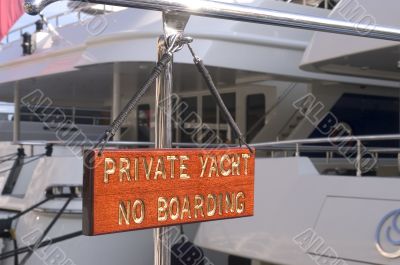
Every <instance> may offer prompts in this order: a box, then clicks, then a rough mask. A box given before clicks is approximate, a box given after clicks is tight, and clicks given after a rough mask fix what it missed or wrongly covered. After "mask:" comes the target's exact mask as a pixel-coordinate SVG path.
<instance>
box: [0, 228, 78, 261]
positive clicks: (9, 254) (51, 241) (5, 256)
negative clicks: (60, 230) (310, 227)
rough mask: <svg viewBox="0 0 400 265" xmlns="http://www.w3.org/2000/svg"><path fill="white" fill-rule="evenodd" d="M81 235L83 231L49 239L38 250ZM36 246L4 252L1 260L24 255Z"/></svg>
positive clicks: (0, 256)
mask: <svg viewBox="0 0 400 265" xmlns="http://www.w3.org/2000/svg"><path fill="white" fill-rule="evenodd" d="M81 235H82V231H77V232H73V233H70V234H66V235H63V236H59V237H56V238H52V239H49V240H46V241H43V242H42V243H40V245H39V247H38V248H42V247H45V246H48V245H51V244H56V243H59V242H62V241H65V240H68V239H72V238H75V237H78V236H81ZM34 246H35V244H32V245H29V246H26V247H22V248H18V249H16V250H12V251H8V252H4V253H2V254H0V260H4V259H8V258H11V257H13V256H14V255H15V254H23V253H25V252H28V251H29V250H30V249H32V248H33V247H34Z"/></svg>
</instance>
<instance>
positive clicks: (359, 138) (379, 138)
mask: <svg viewBox="0 0 400 265" xmlns="http://www.w3.org/2000/svg"><path fill="white" fill-rule="evenodd" d="M389 140H400V134H386V135H365V136H345V137H326V138H311V139H300V140H287V141H278V142H267V143H256V144H251V146H252V147H255V148H257V147H263V146H264V147H265V146H279V145H302V144H322V143H337V142H357V141H361V142H371V141H389Z"/></svg>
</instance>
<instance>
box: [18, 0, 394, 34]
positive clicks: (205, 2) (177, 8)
mask: <svg viewBox="0 0 400 265" xmlns="http://www.w3.org/2000/svg"><path fill="white" fill-rule="evenodd" d="M58 1H59V0H25V10H26V12H27V13H29V14H31V15H36V14H38V13H39V12H41V11H42V10H43V9H44V8H45V7H46V6H47V5H49V4H51V3H54V2H58ZM74 1H77V2H81V1H82V0H74ZM86 2H89V3H97V4H108V5H116V6H123V7H132V8H141V9H148V10H157V11H162V12H184V13H189V14H192V15H196V16H204V17H213V18H220V19H228V20H235V21H244V22H250V23H259V24H266V25H274V26H282V27H291V28H298V29H305V30H316V31H323V32H330V33H338V34H345V35H354V36H359V37H368V38H376V39H383V40H392V41H400V29H397V28H391V27H383V26H378V25H368V24H361V23H353V22H347V21H340V20H334V19H330V18H321V17H315V16H307V15H301V14H294V13H288V12H282V11H275V10H271V9H264V8H255V7H249V6H243V5H238V4H231V3H225V2H216V1H211V0H190V1H188V0H87V1H86Z"/></svg>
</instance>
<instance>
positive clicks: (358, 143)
mask: <svg viewBox="0 0 400 265" xmlns="http://www.w3.org/2000/svg"><path fill="white" fill-rule="evenodd" d="M356 163H357V177H361V176H362V171H361V141H360V140H357V160H356Z"/></svg>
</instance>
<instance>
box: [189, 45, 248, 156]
mask: <svg viewBox="0 0 400 265" xmlns="http://www.w3.org/2000/svg"><path fill="white" fill-rule="evenodd" d="M187 46H188V48H189V51H190V53H191V54H192V56H193V62H194V64H195V65H196V66H197V70H198V71H199V72H200V74H201V75H202V77H203V79H204V81H205V82H206V84H207V87H208V89H209V90H210V92H211V94H212V96H213V97H214V100H215V102H216V103H217V105H218V106H219V108H220V109H221V111H222V114H223V115H224V118H225V120H226V121H227V122H228V124H229V126H230V127H231V128H232V130H233V131H234V133H235V136H236V137H237V138H238V139H239V143H240V144H241V143H243V144H244V145H245V146H246V147H247V148H248V149H249V150H250V152H251V153H253V152H254V151H253V149H251V147H250V146H249V145H248V144H247V143H246V141H245V139H244V136H243V134H242V132H241V131H240V129H239V126H238V125H237V124H236V122H235V120H234V119H233V117H232V115H231V113H230V112H229V110H228V108H227V107H226V105H225V103H224V101H223V100H222V98H221V95H220V94H219V92H218V89H217V87H216V86H215V84H214V81H213V80H212V77H211V75H210V73H209V72H208V70H207V68H206V67H205V65H204V63H203V60H202V59H200V58H199V57H198V56H196V54H195V53H194V51H193V49H192V47H191V46H190V44H189V43H187Z"/></svg>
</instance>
